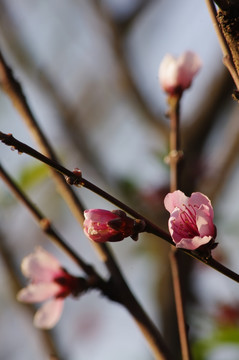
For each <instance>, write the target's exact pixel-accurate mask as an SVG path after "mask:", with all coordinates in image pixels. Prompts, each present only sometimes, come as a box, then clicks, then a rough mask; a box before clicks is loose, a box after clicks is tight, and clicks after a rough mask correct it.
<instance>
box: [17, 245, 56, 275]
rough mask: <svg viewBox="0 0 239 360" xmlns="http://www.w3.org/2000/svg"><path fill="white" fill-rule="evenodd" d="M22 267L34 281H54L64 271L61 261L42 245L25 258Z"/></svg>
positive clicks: (24, 272) (25, 273)
mask: <svg viewBox="0 0 239 360" xmlns="http://www.w3.org/2000/svg"><path fill="white" fill-rule="evenodd" d="M21 269H22V272H23V274H24V275H25V276H26V277H28V278H31V279H32V280H33V281H34V282H39V281H43V282H49V281H52V280H54V278H55V277H56V276H59V275H60V274H61V273H62V272H63V270H62V269H61V266H60V263H59V261H58V260H57V259H56V258H55V257H54V256H52V255H51V254H49V253H48V252H47V251H46V250H44V249H43V248H41V247H38V248H37V249H36V251H35V252H34V253H32V254H30V255H28V256H26V257H25V258H24V259H23V261H22V264H21Z"/></svg>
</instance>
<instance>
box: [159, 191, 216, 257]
mask: <svg viewBox="0 0 239 360" xmlns="http://www.w3.org/2000/svg"><path fill="white" fill-rule="evenodd" d="M164 206H165V208H166V209H167V210H168V211H169V212H170V218H169V221H168V227H169V232H170V234H171V236H172V239H173V241H174V242H175V244H176V247H179V248H184V249H188V250H195V249H197V248H198V247H200V246H201V245H205V244H207V243H209V242H210V241H211V240H214V239H215V237H216V227H215V226H214V224H213V208H212V205H211V201H210V200H209V199H208V198H207V196H205V195H203V194H201V193H200V192H195V193H192V195H191V196H190V197H187V196H186V195H185V194H184V193H183V192H182V191H180V190H177V191H174V192H173V193H169V194H167V195H166V197H165V199H164Z"/></svg>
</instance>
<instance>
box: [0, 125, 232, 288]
mask: <svg viewBox="0 0 239 360" xmlns="http://www.w3.org/2000/svg"><path fill="white" fill-rule="evenodd" d="M0 140H1V141H2V142H3V143H5V144H6V145H8V146H11V147H13V148H14V149H16V150H18V151H19V152H20V153H23V152H25V153H26V154H28V155H30V156H33V157H34V158H36V159H38V160H40V161H42V162H44V163H45V164H47V165H49V166H52V167H53V168H54V169H56V170H57V171H59V172H60V173H62V174H64V175H65V176H66V180H67V181H68V183H69V184H72V185H76V186H83V187H86V188H87V189H88V190H90V191H93V192H94V193H96V194H98V195H99V196H101V197H103V198H104V199H106V200H108V201H110V202H111V203H112V204H114V205H116V206H118V207H120V208H121V209H123V210H125V211H126V212H128V213H129V214H130V215H132V216H133V217H136V218H138V219H142V220H144V221H145V223H146V228H145V231H146V232H148V233H151V234H154V235H156V236H158V237H161V238H162V239H164V240H165V241H167V242H168V243H170V244H171V245H174V243H173V241H172V239H171V237H170V235H169V234H168V233H166V232H165V231H163V230H162V229H161V228H159V227H158V226H157V225H155V224H154V223H152V222H151V221H150V220H148V219H147V218H145V217H144V216H142V215H140V214H139V213H137V212H136V211H135V210H133V209H131V208H130V207H129V206H127V205H125V204H124V203H122V202H121V201H119V200H118V199H116V198H115V197H113V196H112V195H110V194H108V193H107V192H105V191H104V190H102V189H100V188H99V187H98V186H96V185H94V184H93V183H91V182H90V181H88V180H86V179H84V178H83V177H82V176H81V173H80V171H79V170H78V171H75V172H71V171H70V170H68V169H66V168H64V167H63V166H62V165H59V167H58V163H56V162H54V161H53V160H51V159H48V158H47V157H45V156H44V155H42V154H40V153H39V152H38V151H36V150H34V149H32V148H31V147H30V146H28V145H26V144H24V143H22V142H20V141H18V140H17V139H15V138H14V137H13V136H12V135H11V134H4V133H3V132H1V131H0ZM180 250H181V251H183V252H185V253H186V254H188V255H190V256H192V257H193V258H194V259H197V260H199V261H201V262H203V263H204V264H206V265H208V266H210V267H211V268H213V269H215V270H217V271H219V272H220V273H222V274H223V275H225V276H227V277H228V278H230V279H232V280H234V281H236V282H239V275H238V274H237V273H235V272H234V271H232V270H230V269H228V268H227V267H225V266H224V265H222V264H220V263H218V262H217V261H216V260H214V259H213V258H212V257H209V258H207V257H201V256H200V255H199V254H198V253H197V252H196V251H191V250H186V249H180ZM117 269H118V270H117ZM115 271H118V273H117V275H118V277H119V279H120V277H122V275H121V273H120V271H119V268H118V267H117V268H116V269H115ZM116 278H117V276H116ZM122 279H123V277H122Z"/></svg>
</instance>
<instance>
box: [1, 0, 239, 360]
mask: <svg viewBox="0 0 239 360" xmlns="http://www.w3.org/2000/svg"><path fill="white" fill-rule="evenodd" d="M0 46H1V50H2V51H3V54H4V56H5V58H6V60H7V62H8V63H9V65H10V66H11V67H12V68H13V69H14V74H15V75H16V77H17V78H18V80H19V81H20V82H21V84H22V86H23V88H24V92H25V95H26V96H27V99H28V102H29V104H30V107H31V109H32V111H33V113H34V115H35V116H36V118H37V120H38V121H39V124H40V126H41V127H42V129H43V131H44V132H45V134H46V136H47V138H48V139H49V141H50V142H51V143H52V145H53V147H54V149H55V151H56V152H57V155H58V156H59V157H60V159H61V160H62V163H63V164H64V165H65V166H66V167H67V168H69V169H73V168H74V167H78V168H80V169H81V170H82V171H83V174H84V177H86V178H87V179H89V180H90V181H93V182H95V183H96V184H98V185H99V186H101V187H102V188H103V189H104V190H106V191H109V192H110V193H111V194H113V195H115V196H117V197H119V198H120V199H122V200H123V201H125V202H126V203H127V204H129V205H130V206H132V207H134V208H135V209H136V210H138V211H139V212H141V213H142V214H144V215H146V216H147V217H149V218H150V219H152V220H153V221H155V222H156V223H157V224H158V225H160V226H162V227H164V228H165V229H166V225H167V216H168V215H167V213H166V211H165V209H164V208H163V206H162V203H163V198H164V196H165V194H166V193H167V192H168V188H169V172H168V168H167V165H166V164H165V162H164V158H165V156H166V155H167V152H168V135H169V134H168V120H167V117H166V116H165V112H166V111H167V103H166V96H165V94H164V93H163V92H162V90H161V89H160V87H159V84H158V77H157V72H158V66H159V63H160V61H161V60H162V58H163V56H164V55H165V54H166V53H172V54H173V55H176V56H178V55H180V54H181V53H182V52H184V51H185V50H192V51H195V52H196V53H197V54H198V55H199V56H200V58H201V59H202V62H203V67H202V69H201V71H200V73H199V74H198V75H197V77H196V78H195V80H194V82H193V86H192V88H191V89H189V90H188V91H187V92H186V93H185V95H184V97H183V100H182V104H181V124H182V149H183V151H184V154H185V159H184V164H183V170H182V178H183V182H182V188H183V190H184V191H185V193H186V194H187V195H189V194H190V193H191V192H192V191H202V192H204V193H205V194H206V195H208V196H209V197H210V198H211V199H212V202H213V205H214V209H215V223H216V225H217V229H218V237H217V241H218V242H219V246H218V248H217V249H216V250H214V255H215V258H217V259H219V260H220V261H222V263H223V264H225V265H226V266H228V267H230V268H232V269H233V270H234V271H236V272H239V265H238V231H239V224H238V217H239V206H238V199H239V187H238V176H239V166H238V165H239V164H238V148H239V141H238V140H239V122H238V105H237V104H236V102H234V101H233V100H232V97H231V93H232V91H233V88H234V87H233V83H232V81H231V79H230V76H229V75H228V73H227V71H226V70H225V68H224V67H223V65H222V54H221V50H220V48H219V45H218V40H217V38H216V35H215V32H214V29H213V25H212V23H211V20H210V17H209V14H208V11H207V8H206V5H205V2H204V1H197V0H181V1H180V2H178V1H175V0H102V1H97V0H88V1H87V0H68V1H64V0H41V1H34V0H0ZM0 124H1V131H3V132H7V133H9V132H11V133H13V135H14V136H15V137H17V138H18V139H20V140H21V141H24V142H26V143H27V144H29V145H31V146H33V147H35V148H36V147H37V145H36V144H35V142H34V140H33V138H32V137H31V134H30V132H29V129H28V128H27V127H26V125H25V124H24V122H23V121H22V119H21V117H20V115H19V114H18V113H17V111H16V110H15V109H14V107H13V105H12V103H11V101H10V100H9V99H8V98H7V96H6V95H5V94H4V93H3V92H2V91H1V92H0ZM0 151H1V152H0V154H1V162H2V165H3V166H4V167H5V168H6V170H7V171H8V172H9V173H10V174H11V176H12V177H13V179H15V181H16V182H17V183H18V184H19V185H20V186H21V187H22V189H24V191H26V193H27V194H28V195H29V196H30V197H31V199H32V200H33V201H34V203H35V204H37V206H38V207H39V208H40V209H41V210H42V212H43V213H44V214H45V215H46V216H47V217H49V218H50V219H51V220H52V222H53V224H54V226H55V227H56V228H57V230H58V231H59V232H60V233H61V234H62V235H63V236H64V237H65V238H66V239H67V241H68V242H69V243H70V244H71V246H73V247H74V248H75V249H76V250H77V251H78V252H79V253H80V254H81V255H82V256H83V257H84V258H85V259H87V261H88V262H90V263H92V264H94V266H95V267H96V268H97V270H98V271H99V272H100V273H101V274H102V276H105V277H107V272H106V270H105V268H104V267H103V265H102V264H101V262H100V260H99V259H98V257H97V255H96V254H95V252H94V250H93V248H92V247H91V245H90V244H89V242H88V240H87V239H86V238H85V236H84V235H83V232H82V230H81V228H80V226H79V224H78V223H77V221H76V220H75V219H74V218H73V216H72V214H71V212H70V211H69V209H68V208H67V206H66V204H65V203H64V201H63V200H62V198H61V197H60V195H59V194H58V192H57V189H56V186H55V184H54V182H53V181H52V179H51V177H50V174H49V171H48V169H47V168H46V167H45V166H44V165H42V164H39V163H38V162H37V161H36V160H34V159H31V158H29V157H27V156H26V155H22V156H18V155H17V153H16V152H11V151H10V149H9V148H6V146H4V145H3V144H1V145H0ZM77 194H78V195H79V197H80V198H81V199H83V201H84V203H85V204H86V207H87V208H106V209H113V208H114V207H113V206H112V205H111V204H109V203H107V202H106V201H104V200H102V199H100V198H99V197H97V196H96V195H94V194H92V193H90V192H89V191H87V190H85V189H78V190H77ZM0 204H1V206H0V227H1V230H0V231H1V233H0V268H1V269H0V273H1V276H0V359H1V360H5V359H6V360H9V359H11V360H21V359H24V360H32V359H34V360H40V359H49V358H51V359H56V358H57V359H67V360H76V359H77V360H79V359H82V360H112V359H114V360H117V359H126V360H133V359H137V360H141V359H142V360H149V359H152V356H151V354H150V351H149V349H148V346H147V343H146V342H145V340H144V338H143V336H142V334H141V333H140V331H139V329H138V328H137V327H136V325H135V323H134V322H133V320H132V319H131V318H130V316H129V314H128V313H127V312H126V311H125V309H123V308H122V307H121V306H119V305H117V304H114V303H110V302H109V301H108V300H106V299H104V298H103V297H102V296H101V295H100V294H99V293H97V292H96V291H94V292H91V293H88V294H86V295H84V296H82V297H81V298H80V299H77V300H74V299H70V298H69V299H67V301H66V302H65V309H64V312H63V316H62V318H61V320H60V322H59V324H58V325H57V326H56V327H55V329H53V330H52V331H46V332H42V331H40V330H37V329H35V328H34V327H33V324H32V317H33V312H34V309H31V308H30V307H29V306H25V305H22V304H19V303H17V301H16V299H15V297H16V292H17V290H18V289H19V287H22V286H24V284H26V279H24V278H23V277H22V275H21V272H20V264H21V259H22V258H23V257H24V256H25V255H27V254H29V253H30V252H32V251H33V250H34V248H35V247H36V246H37V245H41V246H43V247H44V248H46V249H47V250H49V251H51V252H52V253H54V254H55V255H56V256H57V257H58V258H59V259H60V260H61V261H62V264H63V265H64V266H65V267H66V268H67V269H69V270H70V271H72V272H73V273H74V274H76V275H79V274H80V271H79V269H78V268H77V267H76V266H75V265H74V264H73V263H72V262H71V261H70V260H69V259H68V258H67V256H66V255H65V254H64V253H62V252H61V251H60V250H59V249H57V248H56V247H55V246H54V245H52V244H51V243H50V242H49V240H48V239H47V238H46V236H45V235H44V234H43V233H42V232H41V230H40V229H39V228H38V226H37V224H36V223H35V222H34V221H33V219H32V218H31V215H30V214H29V213H28V212H27V210H26V209H24V207H23V206H22V205H21V204H19V203H18V201H17V200H16V199H15V198H14V196H13V195H12V194H11V193H10V191H9V190H8V189H7V187H6V186H5V185H4V183H3V182H1V183H0ZM111 248H112V251H113V252H114V254H115V256H116V258H117V260H118V262H119V264H120V266H121V269H122V271H123V273H124V274H125V276H126V278H127V280H128V283H129V285H130V287H131V288H132V290H133V291H134V293H135V294H136V296H137V297H138V298H139V300H140V302H141V304H143V306H144V307H145V309H146V311H147V312H148V314H149V315H150V316H151V318H152V319H153V320H154V322H155V323H156V324H157V325H158V327H159V328H160V330H161V331H162V333H163V334H164V336H165V339H166V340H167V343H168V344H169V346H170V348H171V349H172V351H173V352H174V356H175V359H180V356H179V355H178V354H179V347H178V346H179V345H178V336H177V325H176V319H175V310H174V300H173V294H172V286H171V275H170V269H169V265H168V250H169V248H168V246H167V244H165V243H164V242H163V241H162V240H160V239H158V238H155V237H153V236H149V235H147V236H140V240H139V241H138V242H137V243H135V242H133V241H131V240H130V239H127V240H125V241H123V242H121V243H117V244H113V246H111ZM181 266H182V274H183V279H184V289H183V290H184V296H185V304H186V311H187V322H188V324H189V329H190V330H189V334H190V341H191V344H192V349H193V354H194V358H195V359H196V360H204V359H207V360H225V359H230V360H237V359H238V358H239V330H238V325H239V289H238V286H237V284H236V283H233V281H231V280H229V279H227V278H225V277H223V276H222V275H221V274H219V273H216V272H215V271H214V270H212V269H210V268H207V267H206V266H204V265H202V264H199V263H196V262H195V261H192V260H191V259H189V258H188V257H187V256H183V255H182V258H181ZM52 354H54V355H55V357H53V356H51V355H52Z"/></svg>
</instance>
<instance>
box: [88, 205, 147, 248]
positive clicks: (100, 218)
mask: <svg viewBox="0 0 239 360" xmlns="http://www.w3.org/2000/svg"><path fill="white" fill-rule="evenodd" d="M84 216H85V221H84V232H85V235H86V236H87V237H88V238H89V239H91V240H93V241H96V242H101V243H102V242H106V241H111V242H115V241H121V240H123V239H124V238H126V237H128V236H131V237H132V238H133V239H134V240H137V234H138V232H140V231H143V222H141V221H140V220H134V219H131V218H130V217H128V216H127V215H126V214H125V213H124V212H123V211H121V210H116V211H108V210H103V209H90V210H85V211H84Z"/></svg>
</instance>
